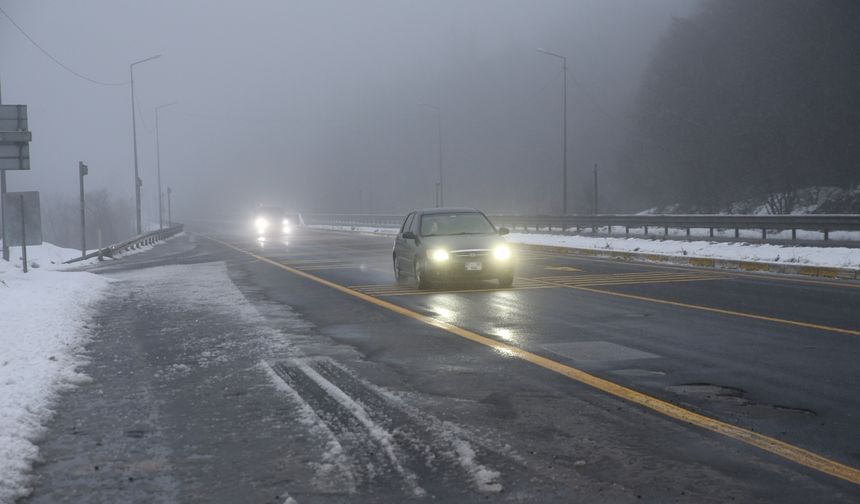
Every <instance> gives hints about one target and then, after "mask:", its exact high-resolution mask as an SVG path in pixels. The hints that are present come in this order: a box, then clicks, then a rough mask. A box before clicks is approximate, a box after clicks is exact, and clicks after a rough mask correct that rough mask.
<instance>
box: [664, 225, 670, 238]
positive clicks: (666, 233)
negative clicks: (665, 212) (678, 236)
mask: <svg viewBox="0 0 860 504" xmlns="http://www.w3.org/2000/svg"><path fill="white" fill-rule="evenodd" d="M663 236H669V226H666V227H664V228H663Z"/></svg>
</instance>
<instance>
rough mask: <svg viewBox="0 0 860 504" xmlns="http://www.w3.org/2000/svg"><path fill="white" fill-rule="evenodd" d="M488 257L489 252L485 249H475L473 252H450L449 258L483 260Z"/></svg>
mask: <svg viewBox="0 0 860 504" xmlns="http://www.w3.org/2000/svg"><path fill="white" fill-rule="evenodd" d="M489 255H490V251H489V250H487V249H475V250H452V251H451V256H453V257H456V258H458V259H464V260H465V259H483V258H485V257H487V256H489Z"/></svg>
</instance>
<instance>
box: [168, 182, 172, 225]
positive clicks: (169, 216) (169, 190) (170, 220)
mask: <svg viewBox="0 0 860 504" xmlns="http://www.w3.org/2000/svg"><path fill="white" fill-rule="evenodd" d="M172 192H173V191H172V190H171V189H170V186H167V227H170V226H172V225H173V217H172V216H171V215H170V193H172Z"/></svg>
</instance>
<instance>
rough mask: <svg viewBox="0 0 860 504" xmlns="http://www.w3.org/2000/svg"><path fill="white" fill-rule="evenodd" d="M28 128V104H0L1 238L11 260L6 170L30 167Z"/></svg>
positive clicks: (29, 134)
mask: <svg viewBox="0 0 860 504" xmlns="http://www.w3.org/2000/svg"><path fill="white" fill-rule="evenodd" d="M31 139H32V134H31V133H30V132H29V131H28V130H27V106H26V105H0V207H2V209H3V215H2V217H0V238H2V240H3V259H5V260H7V261H8V260H9V241H10V239H11V237H10V236H9V232H8V229H7V227H8V224H9V222H8V221H9V219H8V218H7V214H6V211H5V210H6V206H5V200H6V170H29V169H30V146H29V144H30V140H31Z"/></svg>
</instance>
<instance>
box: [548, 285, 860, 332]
mask: <svg viewBox="0 0 860 504" xmlns="http://www.w3.org/2000/svg"><path fill="white" fill-rule="evenodd" d="M557 285H560V286H562V285H563V286H564V287H567V288H568V289H577V290H582V291H587V292H596V293H599V294H606V295H607V296H616V297H622V298H627V299H636V300H639V301H647V302H649V303H658V304H664V305H670V306H678V307H680V308H690V309H693V310H701V311H706V312H711V313H719V314H721V315H732V316H735V317H743V318H749V319H754V320H763V321H766V322H776V323H778V324H787V325H793V326H798V327H805V328H807V329H817V330H819V331H829V332H835V333H841V334H850V335H852V336H860V331H857V330H854V329H845V328H842V327H833V326H826V325H821V324H813V323H810V322H801V321H798V320H787V319H782V318H778V317H768V316H765V315H756V314H754V313H744V312H738V311H734V310H724V309H722V308H712V307H710V306H701V305H693V304H687V303H680V302H678V301H669V300H666V299H658V298H652V297H647V296H637V295H635V294H625V293H622V292H613V291H606V290H601V289H592V288H590V287H585V286H581V285H564V284H557Z"/></svg>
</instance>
